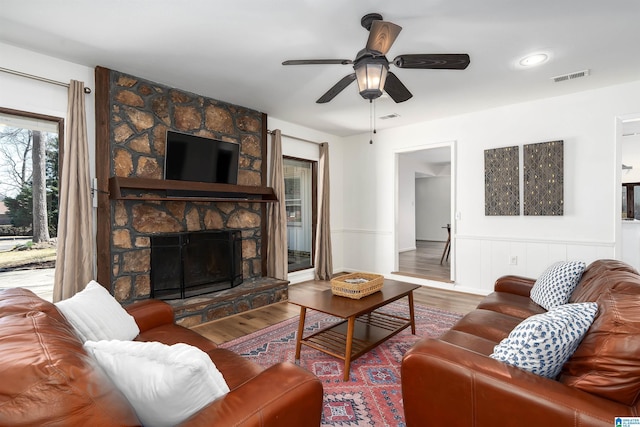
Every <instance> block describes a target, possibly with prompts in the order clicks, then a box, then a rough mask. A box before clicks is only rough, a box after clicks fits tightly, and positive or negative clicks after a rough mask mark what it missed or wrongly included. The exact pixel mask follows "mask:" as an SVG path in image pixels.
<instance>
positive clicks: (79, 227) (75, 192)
mask: <svg viewBox="0 0 640 427" xmlns="http://www.w3.org/2000/svg"><path fill="white" fill-rule="evenodd" d="M84 98H85V94H84V83H82V82H79V81H76V80H72V81H71V83H70V84H69V105H68V109H67V130H66V132H65V135H66V141H65V142H64V146H63V149H64V150H63V153H64V155H63V158H62V162H61V173H60V202H59V203H60V205H59V216H58V250H57V252H58V253H57V259H56V270H55V282H54V286H53V301H54V302H56V301H60V300H63V299H67V298H69V297H72V296H73V295H75V294H76V293H77V292H79V291H81V290H82V289H84V287H85V285H86V284H87V283H88V282H89V281H90V280H91V279H93V278H94V269H93V250H94V244H93V228H92V222H93V217H92V209H91V190H90V179H89V147H88V141H87V120H86V115H85V103H84V102H85V100H84Z"/></svg>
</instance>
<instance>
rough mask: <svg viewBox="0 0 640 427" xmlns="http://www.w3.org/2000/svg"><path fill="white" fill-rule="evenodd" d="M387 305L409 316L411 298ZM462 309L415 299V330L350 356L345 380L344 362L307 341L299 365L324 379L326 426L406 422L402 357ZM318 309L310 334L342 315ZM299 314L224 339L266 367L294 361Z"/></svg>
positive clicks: (309, 323)
mask: <svg viewBox="0 0 640 427" xmlns="http://www.w3.org/2000/svg"><path fill="white" fill-rule="evenodd" d="M382 310H384V311H386V312H389V313H392V314H395V315H398V316H404V317H406V316H407V315H408V307H407V303H406V302H394V303H392V304H389V305H387V306H386V307H383V309H382ZM460 317H461V315H460V314H457V313H451V312H447V311H443V310H438V309H434V308H430V307H425V306H422V305H418V304H416V305H415V318H416V335H412V334H411V330H410V328H407V329H405V330H403V331H402V332H400V333H399V334H397V335H396V336H394V337H393V338H390V339H389V340H387V341H386V342H384V343H382V344H381V345H379V346H378V347H376V348H374V349H373V350H371V351H369V352H368V353H366V354H364V355H363V356H360V357H359V358H358V359H356V360H354V361H352V362H351V372H350V378H349V381H346V382H345V381H342V377H343V369H344V362H343V361H342V360H339V359H337V358H335V357H332V356H329V355H326V354H324V353H322V352H320V351H317V350H315V349H312V348H309V347H307V346H302V351H301V354H300V366H302V367H303V368H304V369H306V370H308V371H310V372H312V373H313V374H315V375H316V376H317V377H318V378H320V380H321V381H322V383H323V387H324V405H323V413H322V426H340V427H356V426H389V427H391V426H393V427H403V426H405V422H404V410H403V407H402V391H401V386H400V362H401V361H402V356H403V355H404V353H405V352H406V351H407V350H408V349H409V348H410V347H411V346H412V345H413V344H414V343H415V342H416V341H417V340H418V339H420V338H421V337H434V338H435V337H438V336H440V335H441V334H442V333H443V332H445V331H446V330H448V329H449V328H450V327H451V326H453V324H454V323H455V322H456V321H457V320H458V319H459V318H460ZM340 320H341V319H337V318H335V317H332V316H327V315H326V314H324V313H320V312H317V311H314V310H308V311H307V319H306V323H305V336H307V335H308V334H310V333H312V332H314V331H317V330H318V329H320V328H325V327H327V326H329V325H330V324H331V323H335V322H337V321H340ZM297 329H298V317H295V318H292V319H289V320H285V321H284V322H280V323H278V324H276V325H273V326H270V327H268V328H265V329H262V330H260V331H257V332H254V333H252V334H250V335H247V336H244V337H242V338H238V339H235V340H233V341H229V342H227V343H224V344H222V345H220V347H223V348H227V349H229V350H232V351H234V352H236V353H239V354H241V355H242V356H244V357H247V358H249V359H251V360H253V361H254V362H256V363H257V364H259V365H261V366H263V367H265V368H267V367H269V366H272V365H274V364H276V363H278V362H282V361H289V362H294V359H295V352H296V333H297Z"/></svg>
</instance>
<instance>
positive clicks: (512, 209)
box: [484, 146, 520, 216]
mask: <svg viewBox="0 0 640 427" xmlns="http://www.w3.org/2000/svg"><path fill="white" fill-rule="evenodd" d="M519 167H520V166H519V149H518V146H513V147H503V148H492V149H489V150H484V214H485V215H487V216H499V215H520V181H519V174H520V170H519Z"/></svg>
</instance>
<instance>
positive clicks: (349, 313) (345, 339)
mask: <svg viewBox="0 0 640 427" xmlns="http://www.w3.org/2000/svg"><path fill="white" fill-rule="evenodd" d="M419 287H420V286H419V285H413V284H410V283H404V282H399V281H396V280H385V281H384V285H383V286H382V289H381V290H380V291H379V292H376V293H374V294H372V295H369V296H366V297H363V298H361V299H358V300H356V299H351V298H345V297H340V296H336V295H333V294H332V293H331V289H325V290H317V289H310V288H306V289H305V287H304V285H302V286H300V287H299V288H298V287H292V288H290V289H289V302H290V303H292V304H296V305H299V306H300V322H299V323H298V335H297V336H296V361H299V360H300V349H301V347H302V345H306V346H308V347H311V348H315V349H316V350H319V351H321V352H323V353H326V354H329V355H331V356H334V357H337V358H339V359H341V360H344V377H343V380H344V381H347V380H349V370H350V368H351V361H352V360H354V359H356V358H358V357H360V356H362V355H363V354H365V353H366V352H368V351H369V350H371V349H372V348H374V347H376V346H377V345H379V344H380V343H382V342H384V341H386V340H387V339H389V338H391V337H392V336H394V335H395V334H397V333H398V332H400V331H402V330H403V329H405V328H407V327H409V326H411V333H412V334H414V335H415V333H416V323H415V318H414V310H413V291H414V290H415V289H417V288H419ZM404 297H407V298H408V300H409V313H408V316H409V317H407V318H405V317H400V316H394V315H391V314H388V313H384V312H381V311H378V310H377V309H378V308H380V307H383V306H385V305H387V304H389V303H391V302H393V301H397V300H399V299H400V298H404ZM307 309H312V310H317V311H321V312H323V313H326V314H329V315H332V316H336V317H340V318H342V319H345V320H344V321H343V322H339V323H337V324H336V325H333V326H330V327H328V328H325V329H323V330H320V331H317V332H314V333H313V334H311V335H309V336H307V337H304V336H303V333H304V322H305V318H306V314H307Z"/></svg>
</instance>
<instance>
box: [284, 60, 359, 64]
mask: <svg viewBox="0 0 640 427" xmlns="http://www.w3.org/2000/svg"><path fill="white" fill-rule="evenodd" d="M311 64H339V65H349V64H353V61H352V60H350V59H290V60H288V61H284V62H283V63H282V65H311Z"/></svg>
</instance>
